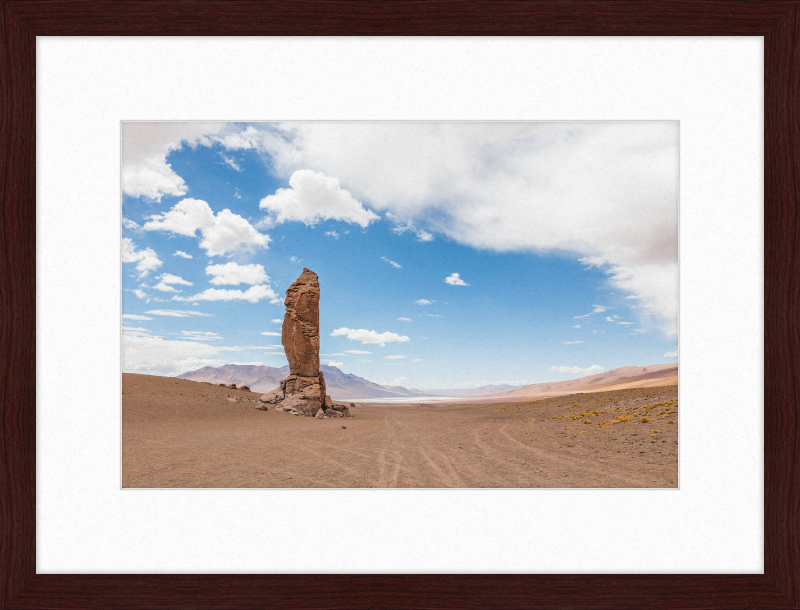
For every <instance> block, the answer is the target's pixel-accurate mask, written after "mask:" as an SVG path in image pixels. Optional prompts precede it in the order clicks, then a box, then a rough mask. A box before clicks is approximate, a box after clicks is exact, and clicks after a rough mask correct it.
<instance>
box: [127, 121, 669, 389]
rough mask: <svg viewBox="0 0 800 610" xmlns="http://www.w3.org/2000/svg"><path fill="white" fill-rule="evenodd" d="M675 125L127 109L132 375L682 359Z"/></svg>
mask: <svg viewBox="0 0 800 610" xmlns="http://www.w3.org/2000/svg"><path fill="white" fill-rule="evenodd" d="M677 129H678V128H677V124H676V123H597V124H592V123H507V124H505V123H443V124H440V123H341V122H340V123H313V122H310V123H295V124H286V123H283V124H274V123H254V124H241V123H124V124H123V129H122V192H123V198H122V214H123V228H122V237H123V262H122V280H123V295H122V312H123V344H122V352H123V370H124V371H125V372H136V373H145V374H156V375H176V374H179V373H181V372H184V371H186V370H192V369H195V368H199V367H202V366H206V365H211V366H218V365H221V364H226V363H248V364H264V365H268V366H275V367H278V366H283V365H285V364H286V359H285V357H284V354H283V350H282V348H281V346H280V329H281V325H280V321H281V320H282V318H283V314H284V307H283V297H284V295H285V291H286V289H287V288H288V286H289V285H290V284H291V283H292V282H293V281H294V280H295V279H296V278H297V276H298V275H299V274H300V273H301V272H302V270H303V268H304V267H308V268H310V269H311V270H313V271H314V272H316V273H317V274H318V275H319V278H320V288H321V303H320V334H321V354H322V356H321V361H322V362H323V363H333V364H334V365H335V366H338V367H339V368H340V369H342V370H343V371H345V372H347V373H353V374H356V375H359V376H361V377H365V378H367V379H370V380H373V381H376V382H379V383H392V384H397V385H404V386H406V387H416V388H437V387H470V386H477V385H483V384H487V383H514V384H523V383H533V382H537V381H548V380H561V379H570V378H574V377H580V376H583V375H586V374H592V373H595V372H600V371H602V370H609V369H612V368H616V367H620V366H628V365H639V366H644V365H649V364H656V363H662V362H675V361H677V295H678V283H677V277H678V276H677V237H678V235H677V218H678V201H677V196H678V193H677V164H678V148H677Z"/></svg>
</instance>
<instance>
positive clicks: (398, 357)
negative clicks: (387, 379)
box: [384, 356, 408, 360]
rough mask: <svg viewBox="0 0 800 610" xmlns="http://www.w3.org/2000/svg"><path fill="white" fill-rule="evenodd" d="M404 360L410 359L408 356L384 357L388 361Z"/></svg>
mask: <svg viewBox="0 0 800 610" xmlns="http://www.w3.org/2000/svg"><path fill="white" fill-rule="evenodd" d="M403 358H408V356H384V359H386V360H402V359H403Z"/></svg>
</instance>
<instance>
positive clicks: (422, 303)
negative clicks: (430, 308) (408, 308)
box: [414, 299, 436, 305]
mask: <svg viewBox="0 0 800 610" xmlns="http://www.w3.org/2000/svg"><path fill="white" fill-rule="evenodd" d="M414 302H415V303H416V304H417V305H430V304H431V303H435V302H436V301H429V300H428V299H417V300H416V301H414Z"/></svg>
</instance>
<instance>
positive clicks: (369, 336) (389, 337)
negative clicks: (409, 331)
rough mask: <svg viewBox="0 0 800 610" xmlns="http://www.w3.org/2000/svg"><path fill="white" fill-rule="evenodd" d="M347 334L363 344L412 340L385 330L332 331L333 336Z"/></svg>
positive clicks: (352, 329) (339, 329) (383, 343)
mask: <svg viewBox="0 0 800 610" xmlns="http://www.w3.org/2000/svg"><path fill="white" fill-rule="evenodd" d="M341 336H345V337H347V338H348V339H350V341H359V342H361V343H363V344H368V343H374V344H376V345H381V346H383V345H386V344H387V343H404V342H406V341H411V339H409V338H408V337H406V336H405V335H397V334H395V333H390V332H385V333H379V332H377V331H374V330H366V329H364V328H357V329H356V328H344V327H342V328H337V329H336V330H334V331H333V332H332V333H331V337H341Z"/></svg>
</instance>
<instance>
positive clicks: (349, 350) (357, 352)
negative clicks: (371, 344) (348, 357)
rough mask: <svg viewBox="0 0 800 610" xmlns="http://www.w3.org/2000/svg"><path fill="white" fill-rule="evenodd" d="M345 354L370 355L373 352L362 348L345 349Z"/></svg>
mask: <svg viewBox="0 0 800 610" xmlns="http://www.w3.org/2000/svg"><path fill="white" fill-rule="evenodd" d="M344 353H345V354H353V355H354V356H368V355H370V354H372V352H365V351H363V350H360V349H346V350H344Z"/></svg>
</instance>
